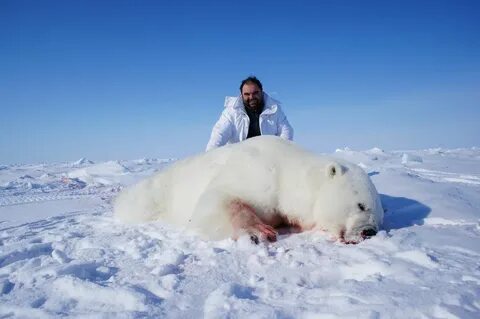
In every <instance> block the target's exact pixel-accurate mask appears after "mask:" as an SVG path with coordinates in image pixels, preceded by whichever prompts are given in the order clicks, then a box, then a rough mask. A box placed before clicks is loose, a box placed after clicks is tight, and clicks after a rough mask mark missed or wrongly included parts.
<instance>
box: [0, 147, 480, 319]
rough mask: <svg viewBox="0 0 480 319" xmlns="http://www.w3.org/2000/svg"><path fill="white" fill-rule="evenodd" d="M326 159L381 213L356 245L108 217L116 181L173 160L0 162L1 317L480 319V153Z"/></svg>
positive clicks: (312, 236) (307, 235)
mask: <svg viewBox="0 0 480 319" xmlns="http://www.w3.org/2000/svg"><path fill="white" fill-rule="evenodd" d="M334 156H337V157H340V158H344V159H347V160H350V161H352V162H354V163H357V164H360V165H361V166H362V167H363V168H364V169H365V170H366V171H367V173H368V174H369V175H370V176H371V178H372V180H373V182H374V184H375V185H376V187H377V189H378V191H379V193H380V194H381V199H382V203H383V205H384V207H385V209H386V213H385V223H384V225H383V230H381V231H380V232H379V233H378V234H377V235H376V236H375V237H373V238H371V239H369V240H366V241H364V242H361V243H360V244H358V245H344V244H342V243H339V242H335V241H333V240H332V239H331V237H330V235H329V234H327V233H323V232H319V231H309V232H304V233H299V234H284V235H280V236H279V240H278V241H277V242H275V243H269V244H266V243H261V244H260V245H254V244H252V243H251V242H250V240H249V239H248V238H246V237H241V238H240V239H239V240H238V241H233V240H231V239H227V240H222V241H205V240H201V239H199V238H197V237H196V236H195V235H193V234H191V233H188V232H186V231H185V230H182V229H178V228H174V227H172V226H170V225H167V224H162V223H161V222H155V223H147V224H141V225H125V224H122V223H120V222H118V221H116V220H114V219H113V218H112V211H111V210H112V204H111V203H112V200H113V199H114V198H115V196H116V194H118V192H119V190H120V189H121V188H122V187H124V186H127V185H131V184H132V183H134V182H136V181H138V180H140V179H142V178H144V177H146V176H149V175H151V174H153V173H154V172H156V171H158V170H161V169H164V168H165V167H166V166H168V165H170V163H171V162H172V161H173V160H159V159H139V160H132V161H109V162H100V163H93V162H91V161H88V160H86V159H82V160H79V161H77V162H76V163H74V164H73V165H72V163H56V164H35V165H11V166H5V165H3V166H1V167H0V317H15V318H52V317H66V316H72V317H91V318H97V317H101V318H144V317H151V318H158V317H167V318H197V317H205V318H478V317H480V267H479V263H478V260H480V245H479V242H480V241H479V239H480V192H479V191H480V149H479V148H469V149H455V150H448V149H427V150H416V151H415V150H413V151H384V150H382V149H381V148H378V147H376V148H373V149H370V150H366V151H354V150H351V149H349V148H344V149H339V150H337V151H336V152H335V154H334ZM404 158H407V159H408V160H404ZM418 159H421V160H418Z"/></svg>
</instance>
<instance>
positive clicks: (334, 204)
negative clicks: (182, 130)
mask: <svg viewBox="0 0 480 319" xmlns="http://www.w3.org/2000/svg"><path fill="white" fill-rule="evenodd" d="M114 214H115V216H116V217H117V218H119V219H120V220H123V221H126V222H143V221H151V220H163V221H166V222H168V223H171V224H175V225H179V226H182V227H185V228H187V229H191V230H193V231H195V232H196V233H198V234H199V235H201V236H203V237H205V238H207V239H213V240H218V239H223V238H227V237H232V238H237V237H238V236H240V235H242V234H244V233H246V234H248V235H250V236H251V237H250V238H251V239H252V241H254V242H256V243H258V240H259V239H261V240H268V241H275V240H276V237H277V229H279V228H280V227H286V226H291V227H294V228H296V229H298V230H300V231H302V230H310V229H321V230H324V231H327V232H330V233H332V234H333V235H334V236H335V237H336V238H338V239H339V240H341V241H342V242H345V243H357V242H359V241H361V240H363V239H365V238H368V237H371V236H373V235H375V234H376V232H377V231H378V229H379V227H380V225H381V223H382V221H383V208H382V205H381V203H380V200H379V196H378V193H377V191H376V189H375V186H374V185H373V183H372V182H371V180H370V178H369V177H368V175H367V174H366V173H365V172H364V171H363V169H362V168H360V167H359V166H357V165H355V164H352V163H349V162H346V161H344V160H340V159H334V158H332V157H328V156H318V155H315V154H312V153H310V152H307V151H305V150H303V149H302V148H300V147H299V146H297V145H296V144H294V143H293V142H290V141H285V140H283V139H281V138H279V137H275V136H258V137H255V138H251V139H248V140H245V141H243V142H240V143H237V144H230V145H226V146H223V147H220V148H217V149H214V150H211V151H208V152H206V153H202V154H200V155H197V156H194V157H191V158H187V159H184V160H181V161H178V162H176V163H174V164H172V165H171V166H170V167H168V168H166V169H165V170H163V171H160V172H159V173H157V174H156V175H154V176H152V177H150V178H147V179H146V180H143V181H141V182H140V183H138V184H136V185H134V186H132V187H130V188H126V189H124V190H123V191H122V192H121V193H120V194H119V196H118V197H117V198H116V200H115V203H114Z"/></svg>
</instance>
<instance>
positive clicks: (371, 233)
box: [360, 228, 377, 239]
mask: <svg viewBox="0 0 480 319" xmlns="http://www.w3.org/2000/svg"><path fill="white" fill-rule="evenodd" d="M376 234H377V230H376V229H374V228H366V229H364V230H362V231H361V233H360V236H362V238H363V239H367V238H370V237H373V236H375V235H376Z"/></svg>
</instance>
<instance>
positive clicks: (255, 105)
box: [243, 98, 265, 112]
mask: <svg viewBox="0 0 480 319" xmlns="http://www.w3.org/2000/svg"><path fill="white" fill-rule="evenodd" d="M243 106H245V108H248V109H250V110H254V111H257V112H258V111H262V110H263V107H264V106H265V102H264V101H263V99H257V98H252V99H250V102H247V101H246V100H245V99H243Z"/></svg>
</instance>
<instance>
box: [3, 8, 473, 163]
mask: <svg viewBox="0 0 480 319" xmlns="http://www.w3.org/2000/svg"><path fill="white" fill-rule="evenodd" d="M479 34H480V2H479V1H396V2H390V1H333V0H332V1H295V2H292V1H138V0H137V1H35V0H32V1H22V0H17V1H13V0H1V1H0V164H10V163H32V162H42V161H46V162H58V161H70V160H76V159H78V158H81V157H87V158H89V159H92V160H109V159H134V158H143V157H160V158H164V157H177V158H179V157H184V156H187V155H191V154H194V153H197V152H201V151H203V150H204V148H205V145H206V143H207V141H208V138H209V135H210V130H211V127H212V126H213V124H214V123H215V121H216V120H217V118H218V116H219V115H220V113H221V111H222V109H223V101H224V98H225V96H226V95H237V94H238V86H239V84H240V82H241V80H242V79H243V78H245V77H247V76H248V75H251V74H254V75H256V76H257V77H258V78H259V79H260V80H261V81H262V83H263V84H264V89H265V91H266V92H269V93H271V95H272V96H274V97H275V98H276V99H279V100H280V101H282V102H283V107H284V110H285V113H286V114H287V116H288V118H289V120H290V122H291V124H292V125H293V126H294V129H295V140H296V141H297V142H298V143H300V144H302V145H303V146H305V147H307V148H309V149H311V150H314V151H316V152H326V153H330V152H333V151H334V150H335V149H336V148H340V147H345V146H348V147H350V148H352V149H369V148H372V147H380V148H383V149H385V150H393V149H416V148H428V147H446V148H454V147H470V146H480V142H479V137H480V125H479V124H478V123H479V122H480V36H479Z"/></svg>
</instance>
